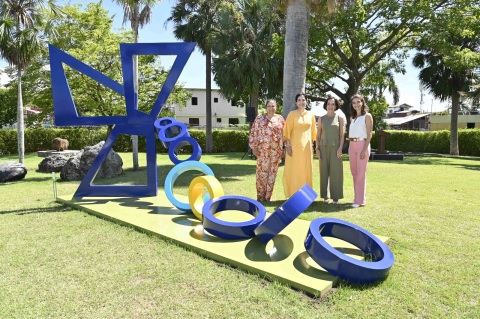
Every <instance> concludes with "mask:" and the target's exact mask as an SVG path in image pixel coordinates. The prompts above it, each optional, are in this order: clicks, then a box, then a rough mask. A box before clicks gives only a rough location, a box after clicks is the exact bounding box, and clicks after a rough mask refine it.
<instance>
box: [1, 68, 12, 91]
mask: <svg viewBox="0 0 480 319" xmlns="http://www.w3.org/2000/svg"><path fill="white" fill-rule="evenodd" d="M8 82H10V78H9V77H8V75H7V73H6V72H5V68H0V88H3V87H5V84H7V83H8Z"/></svg>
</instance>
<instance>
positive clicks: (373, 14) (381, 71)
mask: <svg viewBox="0 0 480 319" xmlns="http://www.w3.org/2000/svg"><path fill="white" fill-rule="evenodd" d="M451 2H453V1H443V0H435V1H397V0H380V1H355V2H353V3H352V4H351V5H350V6H348V7H346V8H343V9H342V10H338V11H337V12H336V13H335V14H334V15H331V16H330V17H325V16H324V15H321V14H320V15H319V14H314V15H313V18H312V23H311V30H310V38H309V55H308V57H309V60H308V67H307V85H308V91H309V94H311V95H313V96H325V95H326V94H327V93H328V92H333V93H334V94H335V95H337V96H338V97H340V98H341V100H343V101H350V97H351V96H352V95H353V94H355V93H357V92H358V91H359V89H361V87H362V85H363V81H364V80H366V79H367V77H369V76H370V79H369V82H370V83H366V86H369V87H375V86H378V89H380V91H383V90H384V89H385V88H387V87H391V88H394V86H392V85H391V84H392V83H391V81H389V76H390V75H391V74H393V73H403V72H405V66H404V64H403V61H404V60H405V58H406V57H407V53H408V50H410V49H411V47H412V45H413V44H414V42H413V40H414V39H418V36H419V35H420V32H421V31H422V30H425V29H428V28H429V27H430V22H431V17H432V16H435V15H436V14H437V13H438V12H440V11H441V10H443V9H444V8H445V7H447V6H448V5H450V4H451ZM380 65H381V68H379V66H380ZM372 73H373V74H372ZM334 79H336V80H337V81H341V82H342V83H344V84H345V86H343V87H342V86H341V85H338V84H335V83H334V82H333V80H334ZM361 93H363V92H361ZM369 93H371V92H369ZM365 95H369V94H368V93H367V94H365ZM343 110H344V112H345V114H346V115H347V117H348V116H349V114H350V110H349V103H345V104H344V108H343Z"/></svg>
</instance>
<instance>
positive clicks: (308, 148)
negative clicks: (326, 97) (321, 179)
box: [283, 93, 317, 198]
mask: <svg viewBox="0 0 480 319" xmlns="http://www.w3.org/2000/svg"><path fill="white" fill-rule="evenodd" d="M295 103H296V105H297V109H296V110H294V111H291V112H290V113H289V114H288V116H287V120H286V121H285V126H284V128H283V139H284V140H285V150H286V153H287V154H286V156H285V168H284V170H283V191H284V193H285V197H286V198H290V197H291V196H292V195H293V194H295V193H296V192H297V191H298V190H299V189H300V188H302V187H303V186H304V185H305V184H308V185H310V187H312V188H313V178H312V175H313V141H315V139H316V137H317V126H316V121H315V115H314V114H313V113H312V112H310V111H307V109H306V107H307V98H306V96H305V93H299V94H297V95H296V96H295Z"/></svg>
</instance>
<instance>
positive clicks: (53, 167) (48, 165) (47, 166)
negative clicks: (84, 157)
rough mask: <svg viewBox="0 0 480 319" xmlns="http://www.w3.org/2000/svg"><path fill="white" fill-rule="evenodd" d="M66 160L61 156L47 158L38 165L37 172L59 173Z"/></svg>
mask: <svg viewBox="0 0 480 319" xmlns="http://www.w3.org/2000/svg"><path fill="white" fill-rule="evenodd" d="M67 160H68V159H67V158H66V157H65V156H62V155H52V156H48V157H46V158H44V159H43V160H42V161H41V162H40V163H39V164H38V171H39V172H42V173H51V172H56V173H58V172H61V171H62V168H63V167H64V166H65V164H66V163H67Z"/></svg>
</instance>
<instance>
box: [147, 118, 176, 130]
mask: <svg viewBox="0 0 480 319" xmlns="http://www.w3.org/2000/svg"><path fill="white" fill-rule="evenodd" d="M174 122H177V119H175V118H173V117H161V118H159V119H157V120H156V121H155V122H153V126H154V127H155V133H156V134H158V132H160V131H161V130H163V128H164V127H165V126H167V125H168V124H171V123H174Z"/></svg>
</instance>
